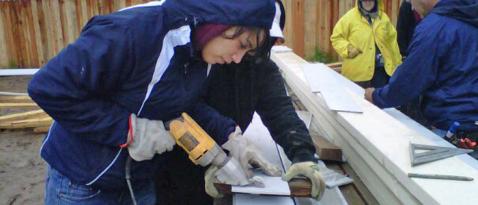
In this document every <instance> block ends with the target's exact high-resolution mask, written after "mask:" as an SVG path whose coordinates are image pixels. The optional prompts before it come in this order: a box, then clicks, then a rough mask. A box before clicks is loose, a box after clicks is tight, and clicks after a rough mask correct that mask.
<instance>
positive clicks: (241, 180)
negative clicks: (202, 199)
mask: <svg viewBox="0 0 478 205" xmlns="http://www.w3.org/2000/svg"><path fill="white" fill-rule="evenodd" d="M169 132H170V133H171V135H172V136H173V137H174V138H175V140H176V143H177V144H178V145H179V146H181V147H182V148H183V149H184V150H185V151H186V152H187V153H188V155H189V159H190V160H191V161H192V162H193V163H194V164H196V165H197V164H199V165H201V166H203V167H205V166H207V165H209V164H212V165H215V166H217V167H218V171H217V172H216V177H217V178H218V179H219V181H221V182H223V183H224V182H234V183H235V184H236V185H247V184H250V182H249V179H248V177H247V175H246V173H245V171H244V170H243V169H242V167H241V166H240V164H239V162H238V161H237V160H236V159H235V158H231V157H228V156H227V155H226V153H225V152H224V150H223V149H222V148H221V147H220V146H219V145H218V144H217V143H216V142H215V141H214V140H213V139H212V138H211V136H209V135H208V134H207V133H206V131H204V130H203V129H202V128H201V126H199V125H198V124H197V123H196V121H194V120H193V119H192V118H191V117H190V116H189V115H188V114H186V113H182V114H181V118H178V119H175V120H172V121H170V122H169Z"/></svg>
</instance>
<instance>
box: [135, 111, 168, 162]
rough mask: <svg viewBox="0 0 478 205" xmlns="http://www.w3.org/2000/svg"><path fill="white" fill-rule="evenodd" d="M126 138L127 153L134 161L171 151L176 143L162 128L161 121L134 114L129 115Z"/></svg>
mask: <svg viewBox="0 0 478 205" xmlns="http://www.w3.org/2000/svg"><path fill="white" fill-rule="evenodd" d="M128 139H130V140H129V142H128V145H127V147H128V152H129V155H130V156H131V158H133V159H134V160H136V161H143V160H149V159H152V158H153V157H154V155H155V154H161V153H163V152H165V151H171V150H172V149H173V147H174V145H175V144H176V141H175V140H174V138H173V137H172V136H171V135H170V134H169V131H167V130H166V129H165V128H164V124H163V121H161V120H149V119H146V118H139V117H137V116H136V115H135V114H131V115H130V123H129V132H128Z"/></svg>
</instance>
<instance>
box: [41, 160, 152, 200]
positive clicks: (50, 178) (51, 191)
mask: <svg viewBox="0 0 478 205" xmlns="http://www.w3.org/2000/svg"><path fill="white" fill-rule="evenodd" d="M45 185H46V187H45V204H46V205H57V204H58V205H60V204H61V205H63V204H85V205H100V204H101V205H103V204H105V205H107V204H125V205H126V204H127V205H130V204H133V202H132V201H131V196H130V194H129V190H128V189H124V190H122V189H121V190H101V189H96V188H93V187H91V186H86V185H79V184H74V183H72V182H71V181H70V180H69V179H68V178H67V177H66V176H63V175H62V174H61V173H59V172H58V171H57V170H55V169H53V168H51V167H49V168H48V174H47V178H46V182H45ZM132 186H133V190H134V194H135V197H136V202H137V204H138V205H154V204H156V193H155V188H154V182H153V181H152V180H151V181H149V183H144V184H142V185H140V186H135V184H134V183H133V185H132Z"/></svg>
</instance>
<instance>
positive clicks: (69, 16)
mask: <svg viewBox="0 0 478 205" xmlns="http://www.w3.org/2000/svg"><path fill="white" fill-rule="evenodd" d="M61 2H62V3H61V4H60V7H61V13H60V14H61V19H62V26H63V27H62V28H63V43H64V45H67V44H69V43H72V42H73V41H75V39H76V38H77V37H78V34H79V33H80V32H79V30H78V25H77V23H78V20H77V19H76V18H77V16H78V15H77V14H76V12H77V11H76V9H75V2H74V1H72V0H67V1H61Z"/></svg>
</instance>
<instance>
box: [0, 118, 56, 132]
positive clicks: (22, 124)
mask: <svg viewBox="0 0 478 205" xmlns="http://www.w3.org/2000/svg"><path fill="white" fill-rule="evenodd" d="M52 122H53V119H52V118H51V117H43V118H38V119H27V120H18V121H13V122H2V123H0V129H24V128H35V127H46V126H50V125H51V123H52Z"/></svg>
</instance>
